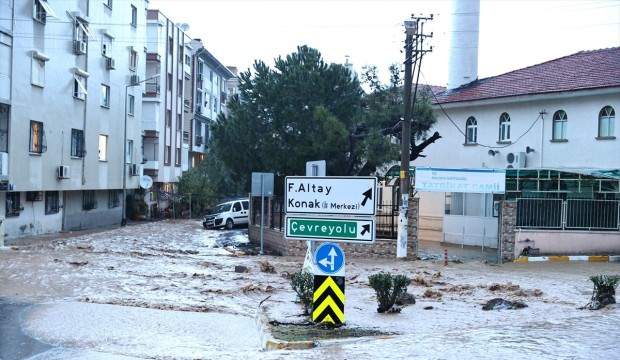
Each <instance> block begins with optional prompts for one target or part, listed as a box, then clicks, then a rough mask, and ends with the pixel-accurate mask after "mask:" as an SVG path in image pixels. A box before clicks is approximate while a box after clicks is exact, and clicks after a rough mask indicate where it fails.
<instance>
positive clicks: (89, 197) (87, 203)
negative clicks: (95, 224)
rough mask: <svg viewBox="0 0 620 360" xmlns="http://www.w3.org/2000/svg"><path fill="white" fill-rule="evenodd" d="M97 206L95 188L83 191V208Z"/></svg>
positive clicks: (88, 208) (94, 207)
mask: <svg viewBox="0 0 620 360" xmlns="http://www.w3.org/2000/svg"><path fill="white" fill-rule="evenodd" d="M96 208H97V197H96V193H95V191H94V190H84V191H82V210H92V209H96Z"/></svg>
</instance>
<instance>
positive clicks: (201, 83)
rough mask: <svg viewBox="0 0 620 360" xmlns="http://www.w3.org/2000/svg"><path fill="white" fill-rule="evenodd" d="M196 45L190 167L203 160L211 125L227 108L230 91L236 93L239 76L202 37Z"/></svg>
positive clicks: (194, 47)
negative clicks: (203, 41) (205, 43)
mask: <svg viewBox="0 0 620 360" xmlns="http://www.w3.org/2000/svg"><path fill="white" fill-rule="evenodd" d="M192 47H193V65H194V69H193V73H194V76H193V89H194V93H193V98H192V100H193V106H192V108H191V111H192V112H191V114H189V116H188V117H187V118H188V119H191V121H188V123H189V124H188V125H190V136H189V140H190V141H189V142H190V145H189V148H190V151H189V167H190V168H193V167H194V166H196V165H197V164H198V163H199V162H200V161H202V160H203V158H204V155H205V153H206V151H207V145H208V141H209V138H210V132H209V127H210V125H211V123H212V122H213V121H215V120H216V118H217V116H218V115H219V113H220V112H224V111H225V110H226V101H227V99H228V96H229V94H230V95H233V94H235V93H236V89H237V87H236V83H235V82H234V81H235V79H236V76H235V74H234V73H232V72H231V71H230V69H228V68H227V67H226V66H224V65H223V64H222V63H221V62H220V61H219V60H218V59H217V58H216V57H215V56H213V54H211V53H210V52H209V50H207V49H206V48H205V47H204V45H203V43H202V41H201V40H200V39H195V40H193V41H192Z"/></svg>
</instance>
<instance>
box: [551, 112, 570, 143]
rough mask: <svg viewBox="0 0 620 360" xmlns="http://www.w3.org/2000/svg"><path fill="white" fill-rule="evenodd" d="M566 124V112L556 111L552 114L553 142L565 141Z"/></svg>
mask: <svg viewBox="0 0 620 360" xmlns="http://www.w3.org/2000/svg"><path fill="white" fill-rule="evenodd" d="M567 123H568V117H567V116H566V111H564V110H558V111H556V112H555V113H554V114H553V131H552V133H553V134H552V136H553V140H566V125H567Z"/></svg>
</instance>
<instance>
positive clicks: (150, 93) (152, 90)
mask: <svg viewBox="0 0 620 360" xmlns="http://www.w3.org/2000/svg"><path fill="white" fill-rule="evenodd" d="M159 92H160V86H159V81H147V82H146V83H145V84H144V96H145V97H158V96H159Z"/></svg>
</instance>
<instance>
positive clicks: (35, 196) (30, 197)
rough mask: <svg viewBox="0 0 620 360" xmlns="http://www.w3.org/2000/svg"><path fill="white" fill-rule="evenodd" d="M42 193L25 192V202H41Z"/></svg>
mask: <svg viewBox="0 0 620 360" xmlns="http://www.w3.org/2000/svg"><path fill="white" fill-rule="evenodd" d="M42 200H43V191H27V192H26V201H42Z"/></svg>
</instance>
